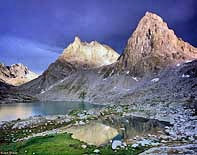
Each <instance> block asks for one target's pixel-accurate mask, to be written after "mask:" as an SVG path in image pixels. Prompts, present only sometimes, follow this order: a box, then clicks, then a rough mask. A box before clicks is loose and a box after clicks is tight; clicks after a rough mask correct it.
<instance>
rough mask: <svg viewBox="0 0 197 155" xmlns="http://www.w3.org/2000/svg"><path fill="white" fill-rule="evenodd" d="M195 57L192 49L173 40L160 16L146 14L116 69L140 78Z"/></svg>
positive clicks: (177, 39) (179, 41) (195, 50)
mask: <svg viewBox="0 0 197 155" xmlns="http://www.w3.org/2000/svg"><path fill="white" fill-rule="evenodd" d="M196 57H197V49H196V48H194V47H192V46H191V45H190V44H188V43H186V42H184V41H182V40H181V39H180V38H177V36H176V35H175V34H174V31H173V30H170V29H169V28H168V26H167V24H166V23H165V22H164V21H163V19H162V18H161V17H159V16H157V15H156V14H153V13H149V12H147V13H146V15H145V16H144V17H143V18H142V19H141V20H140V22H139V24H138V26H137V28H136V30H135V31H134V33H133V34H132V36H131V37H130V38H129V40H128V43H127V46H126V48H125V51H124V52H123V54H122V55H121V56H120V59H119V61H118V68H119V69H121V70H130V72H131V73H132V74H134V75H137V76H143V75H144V74H145V73H149V72H155V71H156V72H157V71H158V70H160V69H163V68H165V67H166V66H169V65H172V64H176V63H178V62H181V61H184V60H188V59H189V60H190V59H194V58H196Z"/></svg>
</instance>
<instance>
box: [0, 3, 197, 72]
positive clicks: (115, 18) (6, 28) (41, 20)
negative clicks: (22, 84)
mask: <svg viewBox="0 0 197 155" xmlns="http://www.w3.org/2000/svg"><path fill="white" fill-rule="evenodd" d="M196 10H197V1H196V0H187V1H186V0H165V1H164V0H160V1H158V0H157V1H156V0H2V1H0V19H1V23H0V40H3V42H0V52H1V54H0V61H4V62H5V63H15V62H17V61H20V62H24V63H26V64H28V65H29V67H30V68H33V69H34V70H37V71H40V70H43V69H44V68H46V67H47V65H48V64H50V63H51V61H54V60H55V59H56V57H57V54H56V53H61V52H62V49H63V48H64V47H66V46H67V45H68V44H69V43H70V42H72V41H73V39H74V36H76V35H78V36H80V38H81V39H82V40H84V41H91V40H98V41H99V42H101V43H105V44H108V45H110V46H112V48H114V49H115V50H117V51H118V52H119V53H121V52H122V51H123V48H124V46H125V44H126V42H127V39H128V38H129V37H130V35H131V33H132V32H133V31H134V29H135V28H136V26H137V23H138V22H139V20H140V18H141V17H142V16H143V15H144V14H145V12H146V11H151V12H154V13H157V14H159V15H160V16H162V17H163V18H164V20H165V21H167V22H168V25H169V27H170V28H172V29H174V30H175V33H176V34H177V35H178V36H179V37H181V38H183V39H184V40H186V41H188V42H190V43H191V44H193V45H195V46H197V41H196V39H197V38H196V36H197V11H196ZM6 40H7V41H6ZM10 40H12V41H10ZM16 40H17V41H16ZM19 40H21V41H19ZM24 42H25V43H24ZM21 43H23V44H22V45H21ZM11 47H12V48H11ZM2 52H4V53H3V54H2ZM32 57H33V58H34V59H36V60H38V62H39V63H38V62H37V63H35V62H32ZM11 60H12V61H11ZM14 61H15V62H14Z"/></svg>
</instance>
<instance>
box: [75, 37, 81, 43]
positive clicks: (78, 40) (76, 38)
mask: <svg viewBox="0 0 197 155" xmlns="http://www.w3.org/2000/svg"><path fill="white" fill-rule="evenodd" d="M73 43H75V44H80V43H81V39H80V38H79V37H78V36H75V40H74V42H73Z"/></svg>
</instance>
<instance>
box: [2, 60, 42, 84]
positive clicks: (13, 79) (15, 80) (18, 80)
mask: <svg viewBox="0 0 197 155" xmlns="http://www.w3.org/2000/svg"><path fill="white" fill-rule="evenodd" d="M37 77H38V75H37V74H36V73H33V72H32V71H30V70H29V69H28V68H27V67H26V66H24V65H23V64H21V63H19V64H13V65H11V66H5V65H4V64H0V81H1V82H3V83H6V84H8V85H14V86H18V85H21V84H24V83H26V82H29V81H31V80H33V79H35V78H37Z"/></svg>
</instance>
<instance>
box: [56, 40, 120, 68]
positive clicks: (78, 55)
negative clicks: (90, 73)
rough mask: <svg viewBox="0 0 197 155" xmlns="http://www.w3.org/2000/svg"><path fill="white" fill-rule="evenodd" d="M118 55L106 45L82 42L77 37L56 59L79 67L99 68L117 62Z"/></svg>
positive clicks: (95, 42)
mask: <svg viewBox="0 0 197 155" xmlns="http://www.w3.org/2000/svg"><path fill="white" fill-rule="evenodd" d="M118 57H119V54H118V53H117V52H116V51H114V50H113V49H112V48H111V47H109V46H107V45H101V44H100V43H98V42H97V41H92V42H90V43H87V42H82V41H81V40H80V38H79V37H75V40H74V42H73V43H72V44H70V45H69V46H68V47H67V48H66V49H65V50H64V51H63V53H62V55H61V56H60V57H59V58H58V60H59V61H62V62H65V61H67V62H69V63H71V64H74V65H78V66H79V67H82V66H84V67H89V68H90V67H91V68H93V67H95V68H96V67H101V66H105V65H109V64H112V63H114V62H116V61H117V59H118Z"/></svg>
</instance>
